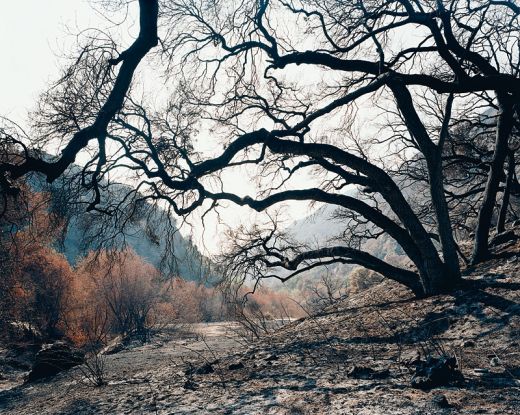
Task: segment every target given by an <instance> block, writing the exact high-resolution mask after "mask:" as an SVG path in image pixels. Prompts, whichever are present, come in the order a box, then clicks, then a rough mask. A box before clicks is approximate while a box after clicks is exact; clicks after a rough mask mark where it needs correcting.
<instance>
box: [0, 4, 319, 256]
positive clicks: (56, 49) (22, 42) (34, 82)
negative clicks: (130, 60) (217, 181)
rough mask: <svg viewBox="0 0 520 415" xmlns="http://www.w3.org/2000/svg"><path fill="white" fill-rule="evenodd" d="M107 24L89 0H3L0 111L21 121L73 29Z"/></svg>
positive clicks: (214, 248)
mask: <svg viewBox="0 0 520 415" xmlns="http://www.w3.org/2000/svg"><path fill="white" fill-rule="evenodd" d="M135 11H136V10H135V9H134V10H132V9H131V10H130V16H129V17H130V18H129V19H127V21H126V23H125V24H126V29H125V30H126V31H127V32H130V34H131V32H132V31H135V29H136V28H137V27H136V25H135V17H136V14H135ZM132 12H134V13H133V14H132ZM110 26H112V25H111V24H110V22H109V21H107V20H106V19H105V18H104V17H103V16H101V15H100V14H99V13H98V12H96V10H95V9H94V8H93V7H92V2H90V1H88V0H17V1H7V0H2V13H1V14H0V53H1V55H0V56H2V64H1V65H0V91H1V92H0V93H1V99H0V115H3V116H7V117H8V118H11V119H13V120H15V121H16V122H18V123H19V124H20V125H22V126H24V124H25V119H26V116H27V113H28V111H30V110H31V109H33V108H34V105H35V102H36V99H37V97H38V95H39V94H40V93H41V92H42V91H43V90H45V89H46V87H47V86H48V85H49V83H50V82H52V81H53V80H55V79H57V77H58V76H59V73H60V70H59V68H60V61H61V62H63V56H65V55H67V52H69V51H70V49H71V48H72V47H73V45H74V42H75V36H74V34H76V33H79V32H80V31H81V30H84V29H88V28H92V27H96V28H106V27H110ZM133 29H134V30H133ZM122 35H123V36H126V35H127V33H126V32H125V33H123V34H122ZM128 40H129V41H131V40H130V38H128ZM123 46H124V45H123ZM208 139H210V138H208ZM243 184H244V179H243V177H237V179H236V186H237V188H238V187H241V186H243ZM243 189H244V188H242V189H241V190H242V191H241V192H240V193H243V191H244V190H243ZM230 190H235V189H230ZM309 212H310V211H309V209H308V207H307V206H306V204H303V203H298V204H296V205H291V207H290V211H289V214H290V216H291V217H293V218H294V219H297V218H301V217H303V216H305V215H307V214H308V213H309ZM222 213H223V216H222V219H223V220H224V221H225V222H228V223H231V224H233V225H236V224H238V223H249V222H250V216H251V215H253V213H252V212H251V211H250V210H249V209H247V208H236V207H230V208H229V209H226V210H225V211H223V212H222ZM207 225H208V226H207V229H206V234H205V237H204V240H205V241H204V242H205V246H206V247H207V249H208V251H209V252H210V253H216V252H218V250H219V248H220V247H221V245H222V233H223V232H222V228H221V227H219V226H217V221H216V216H213V217H211V216H208V217H207ZM194 236H195V238H196V239H197V240H198V244H199V245H200V242H201V239H202V231H201V226H196V228H195V231H194Z"/></svg>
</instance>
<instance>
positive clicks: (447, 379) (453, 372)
mask: <svg viewBox="0 0 520 415" xmlns="http://www.w3.org/2000/svg"><path fill="white" fill-rule="evenodd" d="M463 380H464V376H463V375H462V373H461V372H460V370H458V369H457V359H455V358H454V357H450V356H440V357H432V356H430V357H428V358H427V359H426V361H421V362H419V363H418V364H417V366H416V368H415V374H414V375H413V377H412V379H411V382H410V383H411V385H412V387H414V388H417V389H422V390H428V389H431V388H435V387H439V386H448V385H451V384H453V383H460V382H462V381H463Z"/></svg>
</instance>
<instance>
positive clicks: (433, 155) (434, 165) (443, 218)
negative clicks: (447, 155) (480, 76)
mask: <svg viewBox="0 0 520 415" xmlns="http://www.w3.org/2000/svg"><path fill="white" fill-rule="evenodd" d="M389 86H390V89H391V90H392V92H393V94H394V97H395V99H396V102H397V105H398V108H399V111H400V112H401V114H402V115H403V118H404V120H405V123H406V126H407V127H408V130H409V132H410V134H411V135H412V136H413V137H414V139H415V141H416V142H417V146H418V147H419V149H420V150H421V152H422V154H423V155H424V158H425V160H426V164H427V169H428V184H429V187H430V194H431V197H432V204H433V207H434V211H435V216H436V220H437V230H438V233H439V238H440V243H441V247H442V253H443V257H444V264H443V265H442V272H441V273H440V274H439V273H435V278H434V279H433V280H432V281H431V284H432V287H431V289H432V291H433V292H439V291H446V290H449V289H450V288H452V287H454V286H455V285H456V284H458V282H459V281H460V278H461V275H460V265H459V257H458V255H457V245H456V243H455V240H454V238H453V230H452V226H451V219H450V215H449V210H448V204H447V202H446V196H445V194H444V180H443V174H442V161H441V160H442V159H441V151H442V141H443V140H444V138H443V134H445V133H446V132H445V131H444V130H445V128H447V126H444V125H443V131H442V132H441V139H440V140H439V146H437V145H435V143H434V142H433V141H432V140H431V138H430V136H429V134H428V132H427V130H426V128H425V127H424V124H423V123H422V121H421V120H420V118H419V115H418V114H417V111H416V110H415V108H414V104H413V100H412V96H411V94H410V91H408V88H406V86H405V85H404V84H402V83H401V82H398V81H397V82H391V83H389ZM449 105H450V106H451V102H450V104H449ZM449 111H451V109H450V110H449ZM434 249H435V248H434Z"/></svg>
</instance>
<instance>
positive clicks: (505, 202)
mask: <svg viewBox="0 0 520 415" xmlns="http://www.w3.org/2000/svg"><path fill="white" fill-rule="evenodd" d="M514 175H515V153H514V152H513V151H509V156H508V164H507V178H506V187H505V189H504V195H503V196H502V204H501V206H500V212H499V214H498V220H497V228H496V229H497V234H499V233H502V232H504V230H505V225H506V217H507V208H508V207H509V197H510V195H511V186H512V185H513V178H514Z"/></svg>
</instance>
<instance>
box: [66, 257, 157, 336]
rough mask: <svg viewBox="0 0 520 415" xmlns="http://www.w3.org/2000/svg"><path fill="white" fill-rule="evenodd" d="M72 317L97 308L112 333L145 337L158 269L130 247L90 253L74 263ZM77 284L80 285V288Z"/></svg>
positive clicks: (155, 301)
mask: <svg viewBox="0 0 520 415" xmlns="http://www.w3.org/2000/svg"><path fill="white" fill-rule="evenodd" d="M77 272H78V277H77V278H78V279H79V281H78V283H77V284H78V288H77V289H76V290H75V291H76V295H77V301H76V307H77V308H79V310H78V311H76V312H75V315H76V318H79V319H80V320H83V319H85V318H86V319H88V318H89V316H90V315H91V314H92V313H94V312H96V309H98V308H100V309H103V310H106V312H107V314H108V315H109V316H110V325H109V327H110V329H111V330H112V332H113V333H117V334H123V335H136V336H138V337H141V338H143V339H147V337H148V334H149V330H150V328H151V323H152V321H151V318H152V314H153V310H154V308H155V306H156V305H157V303H158V301H159V298H160V294H161V284H160V275H159V272H158V271H157V270H156V269H155V268H154V267H153V266H152V265H150V264H149V263H147V262H146V261H144V260H143V259H142V258H140V257H139V256H138V255H136V254H135V253H134V252H132V251H131V250H126V251H124V252H106V251H105V252H98V253H91V254H90V255H89V256H87V257H86V258H85V259H83V260H82V261H81V262H80V263H79V264H78V266H77ZM79 287H82V288H81V289H80V288H79Z"/></svg>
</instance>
